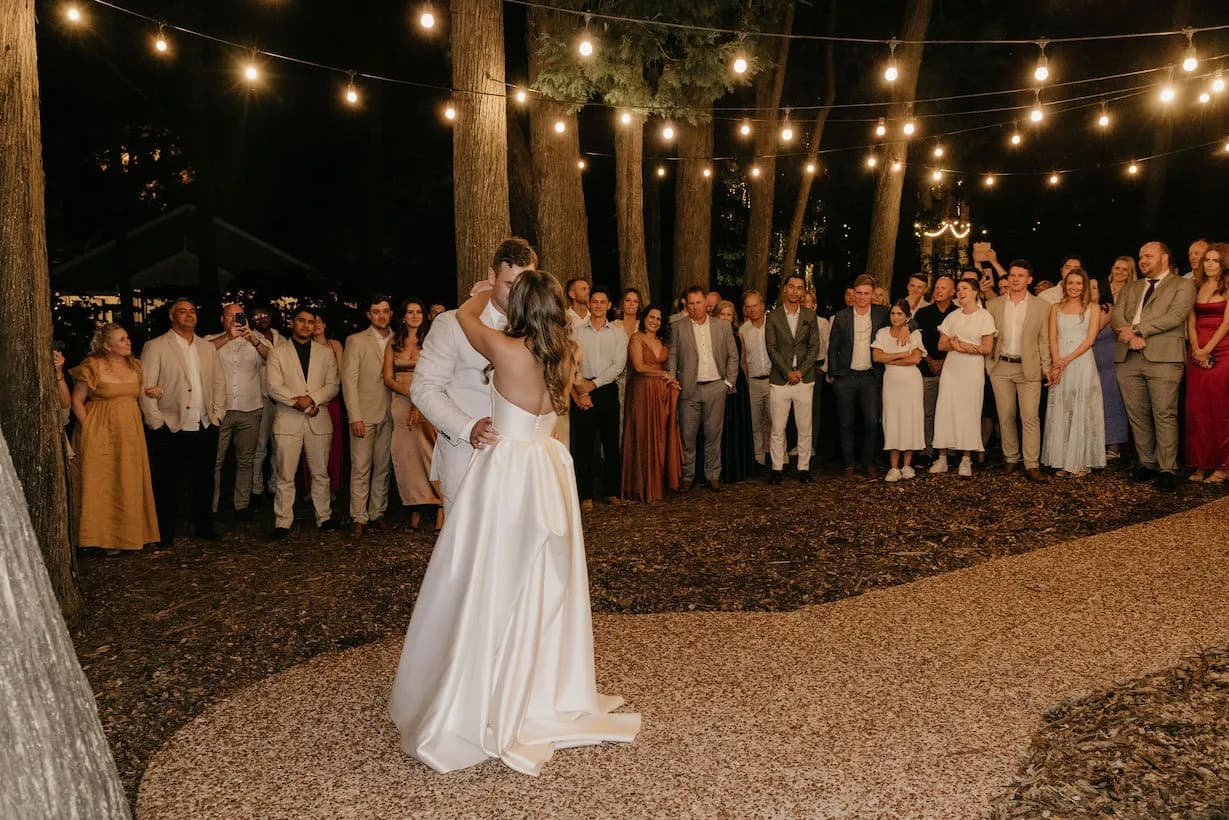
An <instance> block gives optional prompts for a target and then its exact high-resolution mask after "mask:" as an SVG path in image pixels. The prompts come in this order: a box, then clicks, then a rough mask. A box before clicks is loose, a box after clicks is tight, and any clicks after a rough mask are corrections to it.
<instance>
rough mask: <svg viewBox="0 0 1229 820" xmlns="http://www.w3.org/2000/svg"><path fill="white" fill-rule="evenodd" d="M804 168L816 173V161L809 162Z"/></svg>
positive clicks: (810, 172)
mask: <svg viewBox="0 0 1229 820" xmlns="http://www.w3.org/2000/svg"><path fill="white" fill-rule="evenodd" d="M804 170H805V171H806V172H807V173H808V174H814V173H815V163H813V162H808V163H807V164H806V167H805V168H804Z"/></svg>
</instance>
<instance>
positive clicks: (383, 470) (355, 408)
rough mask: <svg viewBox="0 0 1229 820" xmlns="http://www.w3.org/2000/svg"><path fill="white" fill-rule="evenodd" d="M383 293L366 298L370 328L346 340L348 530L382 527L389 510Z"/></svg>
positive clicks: (389, 313)
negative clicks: (348, 469) (348, 455)
mask: <svg viewBox="0 0 1229 820" xmlns="http://www.w3.org/2000/svg"><path fill="white" fill-rule="evenodd" d="M392 318H393V307H392V303H391V301H390V300H389V298H388V297H387V296H383V295H375V296H371V297H370V298H369V299H368V300H367V320H368V321H369V322H371V327H369V328H367V329H366V330H362V331H359V332H358V333H355V334H352V335H351V336H350V337H349V338H348V339H346V351H345V354H344V355H343V356H342V365H341V370H342V373H341V391H342V396H343V397H344V398H345V401H346V413H347V415H349V417H350V519H351V524H350V534H351V535H353V536H354V537H355V538H357V537H359V536H360V535H362V534H363V528H364V527H367V526H368V525H370V526H373V527H377V528H380V527H383V526H384V521H383V519H382V516H383V515H384V511H385V510H386V509H388V471H389V467H390V466H391V465H392V443H393V418H392V415H391V413H390V410H389V408H390V404H389V396H388V388H387V387H385V386H384V348H385V346H386V345H387V344H388V341H389V339H391V338H392V336H393V332H392V331H391V330H389V329H388V325H389V323H390V322H391V321H392Z"/></svg>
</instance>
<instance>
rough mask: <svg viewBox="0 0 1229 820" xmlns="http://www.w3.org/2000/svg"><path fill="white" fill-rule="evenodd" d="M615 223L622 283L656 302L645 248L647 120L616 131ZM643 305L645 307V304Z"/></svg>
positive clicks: (636, 119)
mask: <svg viewBox="0 0 1229 820" xmlns="http://www.w3.org/2000/svg"><path fill="white" fill-rule="evenodd" d="M615 222H616V224H617V227H618V231H619V284H620V286H621V287H623V288H635V289H636V290H638V291H640V298H641V301H642V302H643V304H644V305H647V304H648V303H649V302H651V301H653V293H652V291H651V290H650V289H649V267H648V259H647V258H646V256H645V249H644V118H643V117H641V116H639V115H634V116H633V117H632V121H631V122H630V123H628V124H627V125H619V126H618V127H616V129H615ZM642 306H643V305H642Z"/></svg>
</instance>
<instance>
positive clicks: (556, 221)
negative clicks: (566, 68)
mask: <svg viewBox="0 0 1229 820" xmlns="http://www.w3.org/2000/svg"><path fill="white" fill-rule="evenodd" d="M575 22H576V21H575V18H573V17H571V16H567V17H565V16H564V15H561V14H559V13H558V12H553V11H542V10H540V9H534V8H531V9H530V10H529V32H528V38H529V80H530V82H531V83H532V82H536V81H537V77H538V62H539V58H538V38H539V37H540V36H541V35H543V34H545V35H548V36H553V37H569V36H571V34H572V32H573V28H574V26H575ZM557 122H562V123H563V125H564V131H563V133H562V134H560V133H559V132H557V131H556V130H555V124H556V123H557ZM529 148H530V151H531V152H532V154H533V176H534V194H535V196H536V198H537V202H538V257H539V259H540V260H541V265H542V267H543V268H545V269H547V270H549V271H550V272H551V273H553V274H555V275H556V276H558V277H559V279H560V281H566V280H568V279H570V278H572V277H574V276H579V277H581V278H584V279H591V278H592V277H593V273H592V268H591V263H590V260H589V219H588V217H587V216H586V215H585V192H584V189H583V187H582V186H581V179H580V168H578V167H577V165H576V163H577V161H578V160H579V159H580V134H579V133H578V132H577V123H576V114H575V113H572V112H570V111H569V110H568V107H567V106H566V105H563V104H561V103H557V102H553V101H551V100H548V99H546V98H544V97H540V98H538V99H537V100H536V101H535V102H534V105H533V109H532V110H531V111H530V113H529Z"/></svg>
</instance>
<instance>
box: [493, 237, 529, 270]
mask: <svg viewBox="0 0 1229 820" xmlns="http://www.w3.org/2000/svg"><path fill="white" fill-rule="evenodd" d="M503 264H507V265H508V266H509V267H513V268H536V267H537V266H538V254H537V252H536V251H534V249H533V246H532V245H530V244H529V243H528V242H526V241H525V240H524V239H521V238H520V237H519V236H513V237H511V238H509V239H505V240H504V241H503V242H500V243H499V247H498V248H496V249H495V257H494V258H493V259H492V260H491V268H492V269H493V270H499V266H500V265H503Z"/></svg>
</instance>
